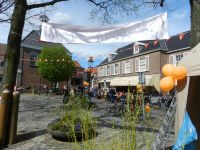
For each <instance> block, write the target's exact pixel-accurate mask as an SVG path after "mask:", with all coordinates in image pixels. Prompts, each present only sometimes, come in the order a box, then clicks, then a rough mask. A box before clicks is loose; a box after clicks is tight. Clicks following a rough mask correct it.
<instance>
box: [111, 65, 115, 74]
mask: <svg viewBox="0 0 200 150" xmlns="http://www.w3.org/2000/svg"><path fill="white" fill-rule="evenodd" d="M111 70H112V73H111V74H112V75H115V64H112V67H111Z"/></svg>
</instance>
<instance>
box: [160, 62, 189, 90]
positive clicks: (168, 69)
mask: <svg viewBox="0 0 200 150" xmlns="http://www.w3.org/2000/svg"><path fill="white" fill-rule="evenodd" d="M162 73H163V75H164V76H166V77H164V78H163V79H162V80H160V83H159V86H160V89H161V90H163V91H169V90H171V89H173V87H174V84H175V79H177V80H181V79H183V78H184V77H185V76H186V74H187V71H186V69H185V68H184V67H182V66H178V67H175V66H173V65H171V64H167V65H165V66H163V68H162Z"/></svg>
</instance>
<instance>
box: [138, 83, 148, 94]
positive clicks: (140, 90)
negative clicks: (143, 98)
mask: <svg viewBox="0 0 200 150" xmlns="http://www.w3.org/2000/svg"><path fill="white" fill-rule="evenodd" d="M136 87H137V89H138V90H139V91H138V93H142V89H143V90H145V89H146V87H145V86H143V87H141V86H140V85H137V86H136Z"/></svg>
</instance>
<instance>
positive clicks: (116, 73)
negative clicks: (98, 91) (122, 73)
mask: <svg viewBox="0 0 200 150" xmlns="http://www.w3.org/2000/svg"><path fill="white" fill-rule="evenodd" d="M118 71H119V65H118V64H115V75H118Z"/></svg>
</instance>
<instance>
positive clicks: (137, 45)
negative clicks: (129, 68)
mask: <svg viewBox="0 0 200 150" xmlns="http://www.w3.org/2000/svg"><path fill="white" fill-rule="evenodd" d="M139 52H140V45H139V44H138V43H136V42H135V43H134V44H133V54H138V53H139Z"/></svg>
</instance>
